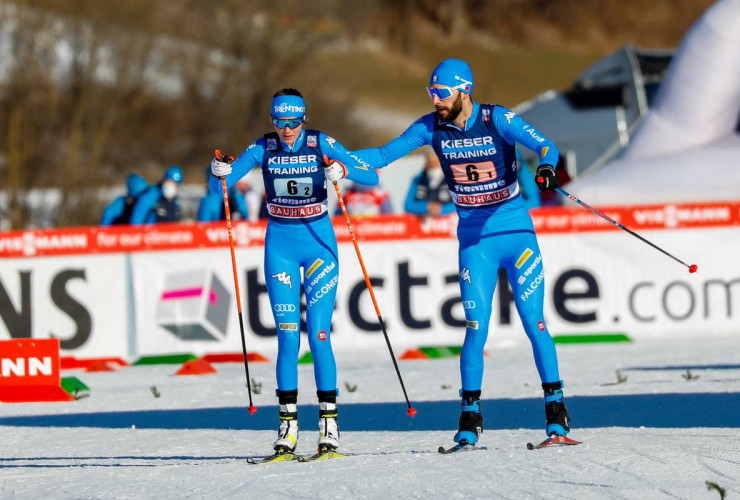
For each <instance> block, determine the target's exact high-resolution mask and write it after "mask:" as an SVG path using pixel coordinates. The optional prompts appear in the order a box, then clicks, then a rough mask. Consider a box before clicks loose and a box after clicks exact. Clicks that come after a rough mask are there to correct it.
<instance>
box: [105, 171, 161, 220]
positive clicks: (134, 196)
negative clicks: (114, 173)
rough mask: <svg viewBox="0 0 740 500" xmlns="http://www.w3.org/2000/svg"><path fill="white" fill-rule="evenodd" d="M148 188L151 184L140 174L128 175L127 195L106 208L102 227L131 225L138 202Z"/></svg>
mask: <svg viewBox="0 0 740 500" xmlns="http://www.w3.org/2000/svg"><path fill="white" fill-rule="evenodd" d="M148 187H149V184H148V183H147V182H146V179H144V178H143V177H142V176H140V175H139V174H134V173H130V174H128V178H127V179H126V194H125V195H123V196H119V197H118V198H116V199H115V200H113V202H111V204H110V205H108V206H107V207H105V209H104V210H103V217H102V218H101V220H100V225H101V226H112V225H115V224H129V223H130V222H131V215H132V213H133V211H134V206H135V205H136V201H137V200H138V199H139V197H140V196H141V195H142V194H143V193H144V191H146V189H147V188H148Z"/></svg>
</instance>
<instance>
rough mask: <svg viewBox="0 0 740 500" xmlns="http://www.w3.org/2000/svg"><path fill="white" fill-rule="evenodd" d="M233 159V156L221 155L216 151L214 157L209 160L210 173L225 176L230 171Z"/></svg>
mask: <svg viewBox="0 0 740 500" xmlns="http://www.w3.org/2000/svg"><path fill="white" fill-rule="evenodd" d="M233 161H234V157H233V156H223V155H221V154H220V152H218V153H217V154H216V157H215V158H214V159H213V160H212V161H211V173H212V174H213V175H215V176H216V177H226V176H227V175H229V174H230V173H231V164H232V163H233Z"/></svg>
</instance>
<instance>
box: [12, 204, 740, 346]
mask: <svg viewBox="0 0 740 500" xmlns="http://www.w3.org/2000/svg"><path fill="white" fill-rule="evenodd" d="M602 210H603V211H604V212H606V213H607V214H609V216H611V217H613V218H615V219H616V220H619V221H620V222H623V223H624V224H626V225H627V226H628V227H631V228H632V229H634V230H636V231H639V232H640V233H641V234H642V235H643V236H645V237H646V238H648V239H650V240H651V241H653V242H654V243H656V244H658V245H660V246H661V247H664V248H666V249H667V250H668V251H671V252H672V253H674V254H676V255H677V256H679V257H680V258H682V259H683V260H685V261H686V262H689V263H696V264H698V265H699V272H698V273H696V274H689V273H688V271H687V270H686V268H685V267H683V266H681V265H680V264H678V263H676V262H675V261H673V260H671V259H670V258H668V257H666V256H665V255H663V254H661V253H659V252H658V251H656V250H655V249H653V248H651V247H649V246H647V245H645V244H644V243H642V242H640V241H639V240H637V239H635V238H634V237H632V236H630V235H629V234H626V233H624V232H623V231H620V230H617V229H614V228H613V227H612V226H610V225H608V224H606V223H605V222H604V221H602V220H601V219H599V218H598V217H596V216H593V215H591V214H590V213H588V212H586V211H584V210H582V209H578V208H575V209H562V208H558V209H545V210H538V211H534V212H533V213H532V216H533V220H534V223H535V226H536V228H537V231H538V233H539V235H540V238H539V239H540V245H541V249H542V255H541V256H539V255H537V253H536V252H533V253H532V255H531V256H529V257H527V259H526V261H525V262H523V263H522V267H521V270H520V272H519V274H518V275H517V276H514V277H513V279H514V280H517V281H519V282H520V283H522V282H523V283H522V284H523V285H526V289H528V290H534V289H535V288H538V287H545V291H546V299H545V321H546V322H547V324H548V326H549V328H550V331H551V332H552V333H553V334H556V335H557V334H567V333H583V334H589V333H614V332H624V333H627V334H628V335H630V336H632V337H633V338H640V337H641V336H644V335H660V336H670V335H673V334H675V333H680V332H686V333H692V334H702V333H705V332H726V333H738V331H740V328H739V327H738V326H737V325H738V319H739V317H740V313H739V312H738V311H739V310H740V298H738V297H740V289H738V288H739V287H738V284H740V264H739V263H738V262H737V259H736V255H738V251H739V250H740V248H738V247H740V204H739V203H734V202H733V203H724V204H723V203H712V204H690V205H669V206H649V207H626V208H625V207H619V208H612V209H610V208H602ZM334 223H335V232H336V233H337V236H338V238H339V240H340V245H339V249H340V250H339V251H340V274H339V282H338V283H333V282H327V283H323V282H321V280H319V281H318V282H317V283H316V285H315V286H319V287H326V288H327V291H328V290H329V289H330V288H334V287H336V289H337V291H338V295H337V302H336V309H335V316H334V321H333V333H332V334H333V343H334V344H335V345H336V346H337V347H338V348H345V347H347V348H361V347H364V346H370V345H378V344H379V345H382V343H383V339H382V333H381V332H380V327H379V325H378V321H377V316H376V314H375V310H374V308H373V305H372V302H371V300H370V297H369V295H368V292H367V290H366V287H365V283H364V278H363V276H362V273H361V270H360V267H359V265H358V261H357V256H356V255H355V252H354V247H353V246H352V244H351V243H350V242H349V238H348V236H347V234H348V233H347V228H346V226H345V225H344V221H343V219H337V220H335V222H334ZM354 224H355V226H354V227H355V229H356V232H357V234H358V241H359V244H360V248H361V250H362V253H363V257H364V260H365V264H366V267H367V270H368V272H369V274H370V275H371V278H372V281H373V284H374V290H375V293H376V296H377V298H378V302H379V304H380V307H381V312H382V314H383V318H384V319H385V321H386V323H387V326H388V332H389V334H390V336H391V339H392V341H393V342H394V345H398V346H399V347H402V346H417V345H421V344H435V343H437V344H458V343H460V342H462V339H463V337H464V332H465V323H464V315H463V304H462V303H461V302H460V299H459V289H458V279H459V277H458V269H457V242H456V240H455V238H454V234H455V228H456V222H455V219H454V218H446V219H435V220H427V221H424V222H422V223H420V222H419V221H418V220H417V219H415V218H414V217H410V216H393V217H383V218H378V219H358V220H357V221H355V222H354ZM264 230H265V225H264V224H255V225H253V224H248V223H240V224H237V225H236V227H235V235H236V243H237V252H236V255H237V264H238V276H239V281H240V285H241V289H240V294H241V302H242V306H243V312H244V323H245V325H244V326H245V329H246V331H247V337H248V338H247V342H248V347H249V349H250V350H274V349H275V347H276V340H275V327H274V322H273V317H272V313H273V311H272V310H271V305H270V303H269V300H268V297H267V293H266V283H265V279H271V278H270V277H267V278H265V276H264V273H263V261H264V256H263V251H264V247H263V244H264ZM0 256H2V257H10V258H0V338H26V337H39V338H43V337H52V336H56V337H59V338H60V339H61V345H62V350H63V352H65V354H75V355H83V356H84V355H89V356H93V355H99V356H100V355H104V356H113V355H117V356H128V357H133V356H137V355H141V354H153V353H171V352H182V351H193V352H198V353H202V352H218V351H239V350H241V341H240V338H239V325H238V317H237V312H236V300H235V296H234V286H233V277H232V272H231V260H230V255H229V250H228V237H227V234H226V231H225V228H224V227H223V225H222V224H177V225H157V226H148V227H145V228H135V227H126V228H114V229H105V230H103V229H100V228H65V229H60V230H53V231H18V232H10V233H2V234H0ZM539 259H542V262H543V263H544V272H543V273H542V274H541V275H540V274H539V273H534V272H529V273H528V271H529V270H530V269H532V270H534V268H533V267H532V264H533V263H534V262H535V261H538V260H539ZM320 274H321V271H319V273H318V275H320ZM470 279H491V278H490V277H487V276H485V277H479V276H471V277H470ZM283 306H285V305H283ZM467 306H468V307H470V306H471V305H470V304H467ZM285 307H288V306H285ZM301 307H302V309H304V308H305V305H303V306H301ZM302 327H303V328H302V329H303V330H305V326H304V325H302ZM489 341H490V342H511V341H520V342H526V338H525V336H524V333H523V331H522V329H521V326H520V322H519V318H518V316H517V314H516V311H515V308H514V305H513V298H512V296H511V291H510V289H509V287H508V285H507V284H506V281H505V280H504V277H503V276H502V275H499V286H498V287H497V291H496V295H495V296H494V300H493V314H492V320H491V328H490V334H489ZM306 345H307V344H304V347H305V346H306Z"/></svg>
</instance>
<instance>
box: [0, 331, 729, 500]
mask: <svg viewBox="0 0 740 500" xmlns="http://www.w3.org/2000/svg"><path fill="white" fill-rule="evenodd" d="M383 349H384V345H383V343H382V339H379V346H378V349H377V350H373V351H370V352H367V351H365V352H338V353H337V360H338V365H339V366H338V368H339V384H340V389H341V394H340V407H339V409H340V414H339V415H340V427H341V429H342V437H341V443H342V445H341V450H342V451H344V452H346V453H350V454H355V456H351V457H349V458H345V459H340V460H329V461H324V462H314V463H298V462H285V463H277V464H268V465H248V464H247V463H246V460H245V459H246V457H247V456H251V455H257V456H264V455H267V454H269V453H270V452H271V444H272V441H273V439H274V437H275V430H276V429H277V406H276V398H275V397H274V390H275V380H274V364H273V363H266V364H265V363H263V364H254V363H253V364H251V365H250V371H251V372H250V374H251V375H252V377H253V378H254V379H255V380H256V381H257V382H258V383H261V384H262V387H261V390H260V394H255V395H254V402H255V404H256V405H257V406H258V408H259V410H258V412H257V413H256V414H254V415H249V414H248V413H247V411H246V406H247V403H246V402H247V393H246V388H245V376H244V367H243V365H240V364H218V365H215V366H216V368H217V369H218V371H219V372H218V373H217V374H215V375H207V376H187V377H186V376H172V374H173V373H174V372H175V371H176V370H177V368H178V366H175V365H165V366H142V367H129V368H126V369H124V370H121V371H118V372H115V373H85V372H81V371H65V372H64V373H63V376H77V377H78V378H80V379H81V380H82V381H83V382H85V383H86V384H87V385H88V386H90V388H91V395H90V396H89V397H86V398H84V399H80V400H78V401H76V402H72V403H44V404H41V403H37V404H3V405H2V406H1V407H0V436H2V439H0V498H18V499H21V498H159V499H161V498H428V497H445V498H510V499H519V498H554V499H564V498H579V499H580V498H620V499H621V498H650V499H654V498H686V499H702V498H706V499H715V498H720V496H719V493H718V492H717V491H716V490H708V488H707V485H706V481H710V482H713V483H716V484H718V485H719V486H720V487H722V488H725V489H726V490H727V498H730V499H731V498H737V497H740V432H738V426H739V425H740V338H738V337H736V336H722V337H719V336H714V337H694V338H690V337H686V336H682V337H678V338H676V337H674V336H665V337H664V338H663V339H648V340H643V341H640V342H636V343H632V344H611V345H609V344H598V345H563V346H559V348H558V353H559V357H560V365H561V372H562V373H561V374H562V376H563V378H564V380H565V383H566V398H567V403H568V407H569V409H570V412H571V415H572V418H573V431H572V433H571V437H573V438H575V439H579V440H582V441H583V444H582V445H580V446H575V447H568V448H557V449H545V450H536V451H529V450H527V449H526V447H525V445H526V443H527V442H528V441H531V442H539V441H541V440H542V439H544V437H545V435H544V431H543V421H544V415H543V403H542V399H541V390H540V388H539V381H538V378H537V374H536V371H535V368H534V363H533V361H532V355H531V351H530V348H529V345H528V344H527V343H526V341H523V342H521V343H519V344H516V345H509V346H497V345H496V344H495V341H494V342H493V343H489V348H488V349H489V351H490V356H489V358H488V359H487V361H486V373H485V378H484V386H483V390H484V392H483V396H484V403H483V413H484V421H485V425H486V430H485V433H484V434H483V436H482V441H481V444H482V445H484V446H487V447H488V449H487V450H484V451H473V452H464V453H457V454H453V455H440V454H438V453H436V449H437V447H438V446H439V445H451V444H452V435H453V432H454V430H455V429H456V425H457V416H458V412H459V403H458V398H457V389H458V384H459V374H458V361H457V359H444V360H429V361H406V362H400V363H399V365H400V368H401V371H402V374H403V376H404V380H405V383H406V387H407V389H408V392H409V396H410V397H411V399H412V403H413V404H414V407H415V408H417V410H418V412H419V413H418V415H417V417H416V418H414V419H411V418H409V417H408V416H406V413H405V412H406V405H405V403H404V400H403V395H402V392H401V390H400V387H399V385H398V381H397V379H396V375H395V372H394V370H393V366H392V363H391V361H390V357H389V356H388V353H387V351H384V350H383ZM397 354H400V353H397ZM617 370H618V371H619V375H621V377H626V378H627V380H626V381H624V382H622V383H619V384H615V382H616V381H617V376H618V374H617ZM689 375H690V376H689ZM299 377H300V384H301V388H300V389H301V393H300V395H299V415H300V423H301V429H302V434H301V438H300V440H299V445H298V451H299V452H301V453H306V454H308V453H311V452H313V450H314V448H315V445H316V438H317V432H316V429H317V408H316V402H315V396H314V395H315V385H314V383H313V376H312V368H311V366H310V365H301V366H300V368H299ZM697 377H698V378H697ZM687 378H688V379H690V380H687ZM345 384H348V385H350V386H355V385H356V386H357V388H356V390H355V391H354V392H350V391H349V390H347V389H346V386H345ZM152 386H156V388H157V390H158V391H159V392H160V393H161V396H160V397H159V398H155V397H154V396H153V394H152V391H151V390H150V387H152Z"/></svg>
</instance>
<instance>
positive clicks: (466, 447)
mask: <svg viewBox="0 0 740 500" xmlns="http://www.w3.org/2000/svg"><path fill="white" fill-rule="evenodd" d="M487 449H488V448H486V447H485V446H475V445H473V444H470V443H468V442H467V441H463V442H462V443H457V444H456V445H455V446H453V447H452V448H447V449H445V447H444V446H440V447H439V449H438V450H437V451H438V452H439V453H442V454H443V455H446V454H448V453H456V452H458V451H476V450H487Z"/></svg>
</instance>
